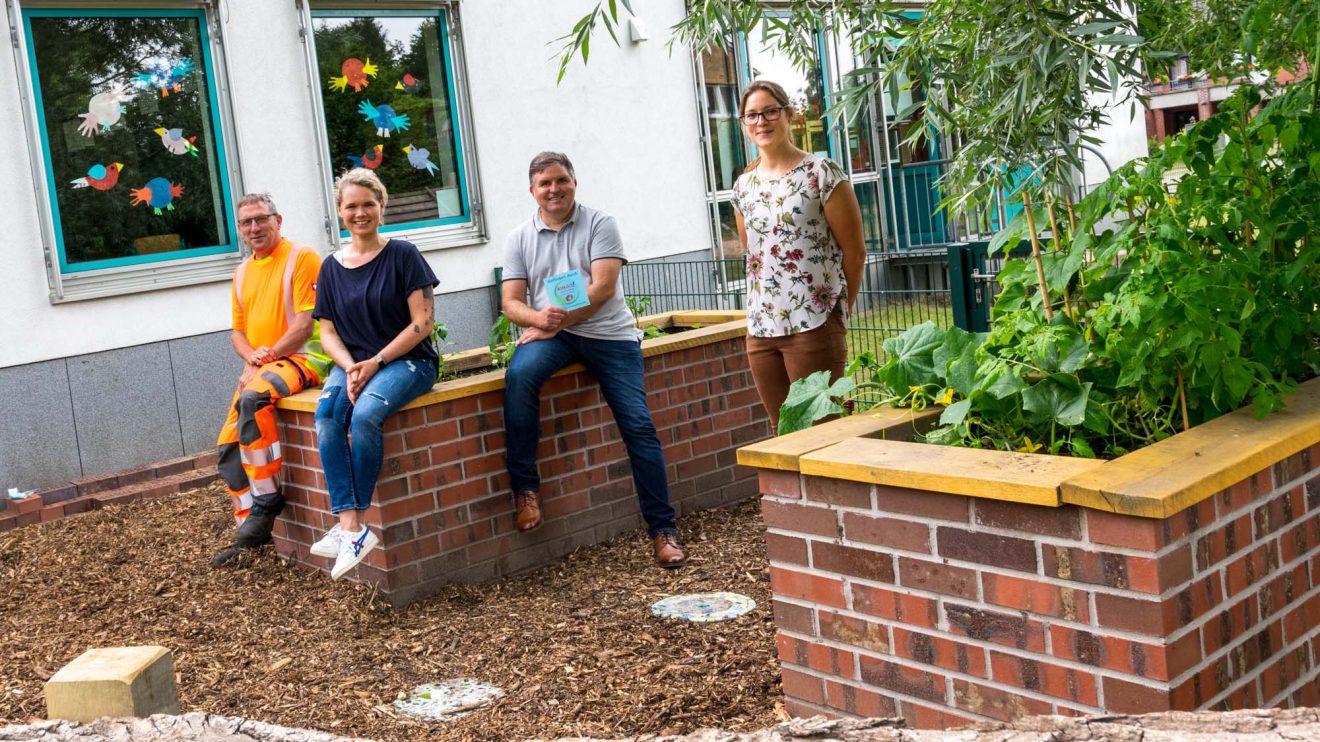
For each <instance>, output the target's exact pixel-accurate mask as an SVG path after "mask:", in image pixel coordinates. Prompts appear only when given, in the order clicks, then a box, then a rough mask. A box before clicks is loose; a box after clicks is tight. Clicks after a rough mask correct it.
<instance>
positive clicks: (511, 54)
mask: <svg viewBox="0 0 1320 742" xmlns="http://www.w3.org/2000/svg"><path fill="white" fill-rule="evenodd" d="M591 5H593V4H592V3H566V2H544V1H543V0H518V2H468V3H464V4H463V6H462V13H463V36H464V43H465V45H466V47H467V48H466V51H467V54H466V56H467V61H468V73H469V78H470V87H471V91H472V107H473V119H474V124H475V128H476V136H477V146H478V148H479V152H480V157H481V176H482V179H483V183H482V192H483V195H484V197H485V203H486V207H487V213H486V226H487V230H488V232H489V234H490V238H491V243H492V246H491V247H489V248H482V249H480V250H470V251H452V252H451V253H450V254H446V255H441V256H439V257H438V259H436V260H434V261H433V262H435V263H436V264H437V267H442V268H445V269H449V268H451V267H452V268H453V269H455V271H457V272H459V273H461V272H464V271H467V272H475V274H474V275H471V276H469V277H467V278H466V279H463V278H460V276H454V275H453V273H452V272H451V271H449V270H446V273H447V274H448V275H451V276H452V279H451V281H452V282H451V286H450V287H451V288H470V287H473V286H484V285H488V284H489V283H490V280H489V275H490V270H491V269H493V268H494V267H495V266H496V265H497V264H498V263H499V261H500V259H501V256H502V252H503V245H504V238H505V236H506V235H507V234H508V233H509V231H510V230H512V229H514V228H515V227H517V226H518V225H519V224H521V223H522V222H523V221H526V220H527V219H529V218H531V215H532V212H533V211H534V209H535V208H536V206H535V202H534V201H533V200H532V197H531V195H530V193H528V190H527V185H528V184H527V164H528V162H530V160H531V158H532V156H533V155H535V154H536V153H537V152H540V151H542V150H556V151H560V152H564V153H566V154H567V155H568V156H569V158H570V159H572V160H573V165H574V167H575V169H576V170H577V176H578V191H577V196H578V200H579V201H580V202H582V203H585V204H587V205H590V206H593V207H595V208H599V209H604V210H605V211H607V212H609V213H611V214H613V215H614V216H615V217H616V218H617V219H618V221H619V227H620V230H621V231H622V233H623V238H624V246H625V249H626V250H627V251H628V255H629V257H630V258H631V259H634V260H642V259H646V258H655V257H661V256H664V255H671V254H674V253H680V252H688V251H692V250H701V249H708V248H709V246H710V244H711V243H710V225H709V223H708V222H707V219H706V213H707V211H706V199H705V181H704V175H703V170H704V165H703V159H702V151H701V143H700V140H699V136H700V134H699V132H698V128H697V116H698V114H697V108H696V88H695V79H694V75H693V70H692V63H691V58H690V56H689V55H688V54H687V53H686V52H684V51H683V50H682V49H681V48H679V49H676V50H675V52H674V54H673V55H672V56H670V54H669V52H668V51H667V50H666V48H665V42H666V40H667V38H668V31H667V29H668V28H669V27H670V26H671V25H673V24H674V23H677V22H678V20H679V19H680V18H682V15H683V2H682V1H681V0H651V1H650V2H646V3H636V4H634V8H636V9H637V10H638V11H639V12H640V13H642V14H643V16H642V17H643V18H644V20H645V22H646V25H647V28H648V30H650V32H651V36H652V37H651V39H650V40H649V41H645V42H641V43H632V42H630V41H628V40H627V38H626V37H627V30H626V29H624V31H623V33H622V34H621V38H620V43H621V44H622V46H621V47H615V46H614V45H613V43H611V41H610V39H609V36H608V34H606V33H605V32H604V30H601V31H599V32H598V34H597V37H596V38H595V39H594V40H593V44H592V47H591V49H592V52H591V58H590V61H589V63H588V64H587V65H586V66H583V65H582V64H581V62H580V61H575V62H574V63H573V65H572V66H571V67H570V68H569V71H568V74H567V75H566V76H565V77H564V80H563V82H562V83H561V84H560V85H558V86H556V85H555V75H556V74H557V70H558V66H557V59H551V57H552V56H553V55H554V54H555V52H557V50H558V48H559V47H558V45H557V44H554V45H550V46H547V42H549V41H551V40H553V39H554V38H556V37H558V36H560V35H562V34H564V33H566V32H567V31H568V30H569V29H571V28H572V26H573V24H574V23H575V22H576V21H577V19H578V18H579V17H580V16H581V15H582V13H584V12H585V11H586V10H587V9H588V7H589V6H591ZM520 29H521V30H520ZM472 253H475V254H472ZM454 283H457V284H458V285H457V286H455V285H454Z"/></svg>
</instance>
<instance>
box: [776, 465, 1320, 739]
mask: <svg viewBox="0 0 1320 742" xmlns="http://www.w3.org/2000/svg"><path fill="white" fill-rule="evenodd" d="M760 484H761V492H762V493H763V500H762V502H763V513H764V518H765V522H766V526H767V527H768V529H769V530H768V535H767V548H768V550H769V554H770V564H771V567H770V569H771V585H772V588H773V591H774V615H775V621H776V623H777V625H778V627H779V634H778V642H779V657H780V660H781V662H782V664H783V680H784V692H785V694H786V695H787V696H788V706H789V710H790V711H792V712H793V713H794V714H797V715H811V714H816V713H826V714H831V715H836V716H838V715H843V716H850V715H851V716H894V715H901V716H903V717H904V718H906V719H907V720H908V721H909V722H910V723H912V724H915V725H917V726H921V727H945V726H951V725H959V724H963V723H967V722H971V721H977V720H984V719H1000V720H1005V719H1012V718H1016V717H1019V716H1023V715H1027V714H1045V713H1056V714H1068V715H1076V714H1085V713H1100V712H1120V713H1142V712H1150V711H1163V710H1169V709H1176V710H1195V709H1215V710H1218V709H1236V708H1254V707H1263V706H1299V705H1304V706H1316V705H1320V677H1318V676H1317V667H1318V666H1320V446H1313V447H1311V448H1310V449H1309V450H1304V451H1302V452H1301V453H1298V454H1296V455H1294V456H1291V457H1289V458H1288V459H1285V460H1284V461H1282V462H1279V463H1277V464H1275V465H1274V466H1272V467H1270V468H1267V469H1265V470H1264V471H1261V472H1259V473H1257V474H1255V475H1254V476H1252V477H1250V478H1248V479H1246V480H1244V481H1242V482H1239V483H1237V484H1235V485H1234V486H1232V487H1230V488H1229V489H1227V490H1225V491H1223V492H1221V493H1218V494H1216V495H1215V496H1213V497H1211V498H1210V499H1207V500H1204V501H1202V502H1201V503H1199V504H1197V505H1195V506H1193V507H1191V508H1188V509H1186V510H1184V511H1182V512H1180V513H1177V514H1175V515H1174V516H1172V517H1169V518H1167V519H1164V520H1152V519H1146V518H1136V517H1130V516H1123V515H1115V514H1113V513H1106V512H1099V511H1095V510H1089V509H1085V508H1080V507H1077V506H1071V505H1067V506H1063V507H1059V508H1048V507H1039V506H1029V505H1019V504H1015V503H1006V502H998V501H993V500H984V499H976V498H970V497H963V496H956V495H948V494H938V493H930V492H920V491H916V490H903V489H895V488H890V487H886V486H883V485H868V484H862V483H855V482H843V481H838V480H830V479H823V478H817V477H810V476H807V477H801V476H799V475H798V474H797V473H796V472H778V471H770V470H762V471H761V473H760Z"/></svg>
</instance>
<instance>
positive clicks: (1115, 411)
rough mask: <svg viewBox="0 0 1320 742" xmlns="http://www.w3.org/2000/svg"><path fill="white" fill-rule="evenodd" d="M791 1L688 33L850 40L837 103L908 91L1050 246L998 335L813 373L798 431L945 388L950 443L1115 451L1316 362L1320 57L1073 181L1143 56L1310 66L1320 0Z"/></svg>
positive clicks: (998, 310)
mask: <svg viewBox="0 0 1320 742" xmlns="http://www.w3.org/2000/svg"><path fill="white" fill-rule="evenodd" d="M624 7H625V9H626V10H628V11H629V12H631V7H630V6H629V5H628V4H626V3H625V4H624ZM779 10H780V11H782V12H780V13H777V14H776V16H775V17H770V16H768V15H767V14H766V11H765V8H764V6H762V4H761V3H758V2H746V1H744V0H693V2H691V3H689V5H688V11H687V14H686V15H685V17H684V18H683V19H682V20H681V21H680V22H679V24H677V25H676V26H675V32H674V33H675V36H674V40H676V41H681V42H686V43H690V44H691V45H692V46H693V47H694V48H704V47H706V46H707V45H710V44H717V43H720V42H722V41H724V40H727V39H728V38H731V37H733V36H734V35H736V34H739V33H742V34H750V33H753V32H754V31H756V30H757V29H762V30H763V31H764V36H765V37H768V38H769V39H770V41H771V43H773V44H774V45H775V46H776V48H777V50H778V51H780V52H781V53H784V54H785V55H786V56H787V58H788V59H790V60H792V61H794V62H795V63H796V64H797V66H799V67H801V68H804V69H805V68H810V67H812V65H813V64H815V54H816V48H817V44H816V41H815V40H816V38H817V34H818V33H824V34H826V35H836V36H838V37H839V38H841V39H843V40H845V41H846V42H847V44H848V46H849V47H851V52H852V53H853V54H854V56H855V57H856V58H857V59H858V60H859V64H858V66H857V68H856V69H855V70H854V71H853V72H851V73H849V75H848V76H847V80H848V83H847V86H846V87H845V88H844V89H843V90H840V91H836V95H835V96H834V98H835V100H836V101H838V102H837V103H836V105H835V106H834V107H833V108H832V109H831V111H830V112H829V114H828V116H829V118H830V119H831V122H832V123H837V122H838V121H841V120H843V119H844V115H845V114H849V115H851V114H853V113H855V112H856V111H857V110H859V109H860V108H861V107H862V106H863V104H868V103H869V102H870V101H872V100H873V98H874V97H875V96H876V95H878V94H883V93H884V92H888V93H889V94H890V95H891V96H892V97H891V99H890V100H896V98H897V95H898V93H900V92H902V91H904V90H909V91H911V92H912V93H913V95H912V96H911V98H912V100H913V104H912V105H911V106H910V107H909V108H907V109H905V110H902V111H897V112H896V114H895V116H896V118H898V119H904V118H907V117H908V116H914V117H916V118H917V119H919V122H917V123H920V124H921V125H913V126H912V127H911V128H910V134H909V138H910V139H911V140H916V139H920V138H923V137H926V136H930V135H931V134H932V132H937V133H939V134H941V135H944V136H949V137H953V138H954V139H956V141H957V142H958V148H957V149H956V151H955V152H954V153H953V157H952V161H951V162H950V164H949V166H948V176H947V177H946V178H945V179H944V180H943V181H942V182H941V187H942V188H943V189H945V192H948V193H951V194H952V195H951V196H950V197H949V198H947V199H946V200H945V202H944V203H943V204H942V206H943V207H946V208H949V209H951V210H955V211H972V210H975V209H976V208H978V207H984V206H986V205H987V204H990V203H993V202H995V201H997V200H1000V199H1006V200H1009V201H1016V202H1018V203H1019V204H1020V205H1021V207H1022V209H1021V211H1020V214H1019V216H1018V217H1017V218H1016V219H1015V220H1014V221H1013V222H1012V223H1011V224H1010V225H1009V226H1008V227H1007V228H1006V229H1005V230H1003V231H1002V232H1001V233H1000V234H999V235H997V236H996V238H995V244H994V247H996V248H1003V247H1004V246H1006V245H1008V244H1014V245H1015V244H1017V242H1018V241H1019V240H1022V239H1026V240H1029V241H1030V243H1031V246H1032V257H1031V258H1030V259H1029V260H1026V261H1023V260H1011V261H1008V262H1007V264H1006V267H1005V268H1004V270H1003V272H1002V273H1001V275H1000V277H999V279H1000V283H1001V285H1002V286H1003V293H1002V295H1001V296H1000V297H999V299H998V301H997V303H996V305H995V307H994V321H993V327H992V329H991V331H990V332H989V333H985V334H983V335H971V334H969V333H966V332H963V331H961V330H954V329H941V328H939V327H936V326H934V325H930V324H928V325H923V326H919V327H916V328H912V329H910V330H908V331H907V332H906V333H904V334H903V335H901V336H899V337H896V338H893V339H890V340H889V341H887V342H886V343H885V351H886V355H887V358H886V360H885V361H884V363H883V364H881V363H877V362H876V360H875V359H874V358H871V357H869V356H862V357H860V358H858V359H857V361H856V362H855V363H854V367H853V368H852V369H851V371H859V370H864V371H865V372H866V373H867V375H868V376H869V380H868V381H866V382H865V383H863V384H860V385H858V384H854V382H853V381H852V380H851V379H843V380H840V381H837V382H834V383H833V384H831V383H830V382H829V379H828V376H826V375H824V374H820V375H815V376H812V377H809V378H807V379H803V380H801V381H799V382H797V383H796V384H795V385H794V387H793V388H792V389H791V390H790V394H789V398H788V400H787V401H786V403H785V406H784V408H783V409H782V410H781V415H780V417H781V422H780V426H779V430H780V432H781V433H785V432H791V431H792V430H794V429H795V428H797V427H801V426H804V425H807V424H810V422H811V421H812V420H814V419H818V418H819V417H821V416H824V415H829V414H839V413H841V412H843V411H844V410H845V409H847V408H848V407H856V406H858V405H860V404H867V403H875V402H889V403H894V404H906V405H912V406H917V407H919V406H925V405H929V404H940V405H943V406H944V409H943V410H942V412H941V418H940V425H939V426H938V427H937V428H936V429H935V430H933V431H932V432H931V433H930V435H929V439H930V440H931V441H933V442H939V443H956V444H961V445H968V446H982V447H994V448H1004V449H1015V450H1026V451H1042V450H1043V451H1048V452H1053V453H1072V454H1076V455H1081V456H1096V455H1119V454H1122V453H1124V452H1125V451H1128V450H1131V449H1132V448H1135V447H1138V446H1141V445H1145V444H1146V443H1149V442H1152V441H1155V440H1159V439H1161V438H1163V437H1166V436H1168V435H1170V434H1172V433H1174V432H1176V431H1178V430H1181V429H1185V428H1187V427H1189V426H1190V425H1192V424H1193V423H1195V422H1199V421H1200V420H1204V419H1208V418H1210V417H1213V416H1215V415H1218V414H1221V413H1222V412H1224V411H1227V410H1229V409H1232V408H1234V407H1236V406H1238V405H1240V404H1242V403H1244V402H1246V401H1251V402H1252V403H1253V404H1254V405H1255V408H1256V410H1257V412H1258V413H1261V414H1264V413H1267V412H1268V411H1270V410H1273V409H1277V408H1278V406H1279V405H1280V404H1281V396H1282V395H1283V394H1284V393H1286V392H1287V391H1288V390H1289V389H1291V388H1292V387H1293V385H1294V384H1295V382H1296V381H1297V380H1298V379H1299V378H1302V377H1305V376H1308V375H1312V374H1315V373H1316V372H1317V370H1318V369H1320V360H1318V359H1317V337H1318V336H1320V323H1318V321H1317V309H1316V307H1317V305H1318V304H1320V295H1317V286H1320V275H1318V274H1317V269H1316V263H1317V260H1316V258H1317V257H1318V256H1317V254H1316V250H1317V244H1318V243H1320V231H1318V229H1317V228H1318V227H1320V225H1317V222H1316V218H1317V209H1316V207H1315V204H1316V203H1317V202H1320V193H1318V192H1317V180H1318V179H1320V147H1318V145H1317V142H1318V141H1320V121H1318V120H1317V99H1318V98H1320V76H1317V75H1314V74H1312V76H1311V78H1312V79H1311V80H1309V81H1306V82H1305V83H1302V84H1298V85H1296V86H1294V87H1293V88H1291V89H1289V90H1286V91H1283V92H1281V93H1280V92H1279V91H1278V90H1277V89H1276V88H1275V86H1273V84H1272V77H1271V76H1270V75H1261V76H1258V77H1253V78H1250V79H1239V80H1236V82H1238V83H1241V85H1242V92H1240V93H1239V98H1238V99H1236V100H1234V101H1233V102H1229V103H1225V104H1224V113H1223V114H1221V115H1219V116H1217V117H1215V118H1212V119H1210V120H1208V121H1204V122H1201V123H1200V124H1198V125H1197V126H1196V127H1193V128H1192V129H1191V130H1189V131H1187V132H1186V133H1184V134H1183V135H1182V136H1180V137H1178V138H1176V139H1175V140H1173V141H1172V142H1169V143H1168V144H1167V145H1166V146H1165V147H1164V148H1163V149H1161V150H1158V151H1156V152H1155V153H1154V154H1153V155H1152V156H1151V157H1150V158H1148V159H1145V160H1142V161H1138V162H1134V163H1129V164H1128V165H1126V166H1124V167H1123V168H1121V169H1120V170H1119V171H1118V172H1117V173H1115V174H1114V176H1113V177H1112V178H1110V179H1109V180H1108V181H1107V182H1106V183H1105V184H1104V185H1102V186H1101V187H1100V188H1099V189H1097V190H1096V191H1094V192H1092V193H1091V194H1089V195H1088V196H1087V197H1086V198H1085V199H1083V200H1082V201H1081V202H1080V203H1073V201H1072V199H1071V196H1070V194H1071V193H1072V188H1073V186H1072V183H1071V172H1072V171H1073V170H1076V169H1078V168H1079V167H1080V165H1081V154H1080V148H1079V147H1078V146H1077V145H1078V144H1080V143H1085V142H1092V143H1094V142H1096V141H1097V140H1096V139H1095V138H1094V134H1093V132H1094V131H1095V129H1096V127H1097V126H1098V125H1099V124H1101V123H1103V121H1104V120H1105V118H1106V116H1107V104H1108V103H1112V102H1113V100H1115V99H1117V100H1120V101H1123V100H1132V101H1133V105H1132V110H1133V112H1134V113H1135V102H1136V99H1138V98H1140V97H1141V95H1142V91H1141V78H1142V76H1141V73H1140V70H1147V71H1149V72H1150V73H1151V74H1152V76H1160V75H1163V76H1165V77H1167V76H1168V69H1167V65H1168V64H1169V63H1170V62H1171V61H1172V60H1173V59H1174V58H1176V57H1177V56H1178V55H1179V54H1180V53H1182V52H1186V51H1187V50H1189V49H1190V50H1193V54H1192V56H1193V57H1194V58H1195V59H1196V62H1197V64H1198V66H1199V67H1201V68H1202V69H1204V70H1205V71H1206V72H1208V73H1210V74H1211V75H1212V76H1214V77H1216V78H1218V77H1231V76H1235V75H1241V74H1243V73H1244V72H1247V71H1249V70H1252V69H1255V70H1267V71H1269V72H1271V73H1272V72H1273V71H1274V70H1280V69H1287V70H1292V71H1294V72H1296V71H1297V70H1299V68H1301V67H1302V62H1303V60H1304V58H1309V59H1310V60H1311V61H1312V63H1314V61H1315V60H1317V59H1320V4H1317V3H1296V2H1291V0H1210V2H1204V0H1146V1H1143V2H1142V3H1140V4H1137V5H1127V4H1125V3H1122V2H1117V3H1116V2H1112V0H1069V1H1067V2H1065V1H1064V0H1044V1H1042V2H1030V3H1003V2H996V1H995V0H931V2H928V3H925V4H923V5H922V12H921V14H920V17H914V16H913V14H911V13H908V12H904V11H903V9H902V8H900V7H898V6H895V5H890V4H887V3H873V2H869V1H867V0H830V1H829V2H825V1H824V0H822V1H819V2H817V1H815V0H800V1H799V0H794V2H790V3H786V4H784V5H783V7H782V8H780V9H779ZM617 22H618V8H617V4H616V3H613V2H611V3H610V4H609V7H608V10H606V9H605V4H604V3H597V4H596V6H595V10H593V11H591V12H590V13H589V14H588V16H586V17H584V18H583V19H582V21H581V22H579V23H578V25H577V26H576V27H575V28H574V30H573V32H572V33H570V34H569V35H567V36H565V37H563V38H562V39H561V40H560V41H562V42H563V45H564V46H563V54H562V56H561V67H560V74H561V77H562V74H563V71H564V69H565V67H566V65H567V64H568V62H569V61H571V59H572V57H573V56H574V53H575V52H580V53H581V56H582V58H583V60H584V61H585V60H586V57H587V50H588V46H587V42H588V40H589V38H590V35H591V32H592V30H593V29H594V28H595V27H596V26H597V25H604V26H605V28H606V29H607V30H610V29H612V25H611V24H614V23H617ZM1152 38H1153V39H1156V40H1157V41H1158V43H1155V44H1152V43H1150V42H1149V39H1152ZM671 43H672V42H671ZM1253 65H1254V66H1253ZM1311 66H1312V67H1314V64H1312V65H1311ZM885 81H887V82H888V83H889V84H888V85H886V86H882V83H883V82H885ZM886 88H887V90H886ZM917 92H920V93H922V95H917V94H916V93H917ZM1271 97H1273V100H1272V101H1271V102H1269V103H1268V104H1267V105H1266V106H1265V107H1264V109H1263V110H1261V111H1260V112H1259V113H1258V114H1256V115H1254V116H1253V114H1252V110H1253V109H1254V108H1255V107H1256V106H1257V105H1258V104H1260V103H1261V102H1262V101H1263V100H1265V99H1267V98H1271ZM1106 99H1108V100H1106ZM1046 230H1048V231H1049V233H1050V234H1051V237H1052V239H1051V240H1050V244H1049V245H1048V246H1047V245H1046V244H1045V243H1044V241H1042V240H1041V239H1040V235H1041V234H1042V233H1043V232H1044V231H1046ZM849 402H851V403H852V404H845V403H849Z"/></svg>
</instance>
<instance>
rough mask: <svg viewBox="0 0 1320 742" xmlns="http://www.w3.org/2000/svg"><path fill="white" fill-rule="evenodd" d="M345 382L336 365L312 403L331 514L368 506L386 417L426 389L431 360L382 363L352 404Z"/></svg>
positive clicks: (432, 378) (381, 455)
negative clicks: (315, 402)
mask: <svg viewBox="0 0 1320 742" xmlns="http://www.w3.org/2000/svg"><path fill="white" fill-rule="evenodd" d="M347 383H348V379H347V377H346V376H345V375H344V370H343V369H342V368H339V367H338V366H335V367H334V369H332V370H331V371H330V376H329V378H327V379H326V380H325V387H324V388H323V389H322V391H321V398H320V400H319V401H318V402H317V404H316V441H317V447H318V448H319V449H320V451H321V468H322V469H323V470H324V471H325V481H326V487H327V488H328V489H329V490H330V512H332V513H339V512H342V511H344V510H366V509H367V508H368V507H370V506H371V496H372V494H373V493H374V492H375V491H376V478H377V477H378V476H379V475H380V466H381V462H382V461H383V460H384V458H385V450H384V444H383V440H384V437H385V436H384V433H383V432H382V427H383V426H384V424H385V418H387V417H389V416H390V415H392V414H394V413H395V412H398V411H399V410H400V409H402V408H403V406H404V405H406V404H408V403H409V402H411V401H413V400H414V399H416V398H417V397H418V396H420V395H421V394H422V393H423V392H425V391H426V390H428V389H430V388H431V386H432V385H433V384H434V383H435V363H433V362H431V361H426V360H413V359H405V360H398V361H394V362H393V363H390V364H387V365H386V366H385V368H382V369H381V370H380V371H377V372H376V375H375V376H372V377H371V380H370V381H368V382H367V387H366V389H363V390H362V393H361V394H359V395H358V399H357V404H353V403H352V402H350V401H349V400H348V386H347ZM350 434H352V437H353V444H352V445H351V446H350V445H349V442H348V441H349V435H350Z"/></svg>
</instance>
